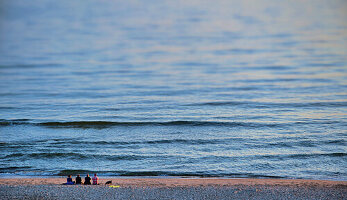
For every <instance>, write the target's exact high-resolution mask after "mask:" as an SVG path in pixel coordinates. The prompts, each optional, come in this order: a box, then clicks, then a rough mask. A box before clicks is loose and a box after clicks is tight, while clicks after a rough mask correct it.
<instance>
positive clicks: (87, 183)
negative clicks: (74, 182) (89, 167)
mask: <svg viewBox="0 0 347 200" xmlns="http://www.w3.org/2000/svg"><path fill="white" fill-rule="evenodd" d="M90 180H92V179H91V178H90V177H89V174H87V176H86V177H85V178H84V185H91V184H92V183H91V182H90Z"/></svg>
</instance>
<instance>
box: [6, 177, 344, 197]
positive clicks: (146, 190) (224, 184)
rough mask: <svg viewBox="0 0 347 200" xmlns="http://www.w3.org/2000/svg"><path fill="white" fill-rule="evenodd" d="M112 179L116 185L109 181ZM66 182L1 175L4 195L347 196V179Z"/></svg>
mask: <svg viewBox="0 0 347 200" xmlns="http://www.w3.org/2000/svg"><path fill="white" fill-rule="evenodd" d="M109 180H112V185H113V186H111V187H109V185H105V182H106V181H109ZM99 181H100V185H62V183H64V182H66V178H65V177H59V178H42V177H40V178H0V196H1V197H2V198H4V199H139V200H141V199H143V200H147V199H164V200H166V199H167V200H169V199H170V200H172V199H175V200H176V199H177V200H182V199H211V200H218V199H270V200H271V199H293V200H298V199H305V200H311V199H312V200H316V199H347V181H326V180H303V179H241V178H240V179H231V178H228V179H225V178H148V177H147V178H143V177H141V178H140V177H134V178H133V177H131V178H118V177H117V178H109V177H99Z"/></svg>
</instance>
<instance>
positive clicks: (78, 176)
mask: <svg viewBox="0 0 347 200" xmlns="http://www.w3.org/2000/svg"><path fill="white" fill-rule="evenodd" d="M76 184H82V178H81V177H80V175H79V174H78V175H77V177H76Z"/></svg>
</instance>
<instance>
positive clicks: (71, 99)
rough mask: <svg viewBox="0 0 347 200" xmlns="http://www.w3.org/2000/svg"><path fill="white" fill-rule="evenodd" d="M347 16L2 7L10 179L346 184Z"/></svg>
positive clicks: (72, 4) (0, 66)
mask: <svg viewBox="0 0 347 200" xmlns="http://www.w3.org/2000/svg"><path fill="white" fill-rule="evenodd" d="M346 10H347V3H346V1H344V0H340V1H339V0H334V1H323V0H322V1H321V0H309V1H271V0H269V1H268V0H259V1H249V0H247V1H229V0H226V1H223V0H218V1H195V0H190V1H183V0H182V1H181V0H178V1H156V0H148V1H92V0H83V1H82V0H81V1H65V0H63V1H44V0H33V1H30V2H27V1H18V0H5V1H1V2H0V176H8V175H16V176H36V175H38V176H46V175H48V176H50V175H52V176H56V175H67V174H77V173H80V174H85V173H93V172H97V173H99V174H100V175H101V176H198V177H210V176H217V177H262V178H264V177H273V178H308V179H335V180H336V179H338V180H347V170H346V167H347V147H346V139H347V132H346V128H347V117H346V111H347V100H346V99H347V98H346V97H347V90H346V86H347V79H346V78H347V23H346V21H347V20H346V19H347V14H346V13H347V12H346Z"/></svg>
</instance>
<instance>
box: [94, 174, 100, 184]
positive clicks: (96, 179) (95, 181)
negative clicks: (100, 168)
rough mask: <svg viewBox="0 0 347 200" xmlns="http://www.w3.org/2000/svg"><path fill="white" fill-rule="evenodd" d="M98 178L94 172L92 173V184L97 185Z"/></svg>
mask: <svg viewBox="0 0 347 200" xmlns="http://www.w3.org/2000/svg"><path fill="white" fill-rule="evenodd" d="M98 180H99V177H97V176H96V174H94V176H93V185H97V184H98Z"/></svg>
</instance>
